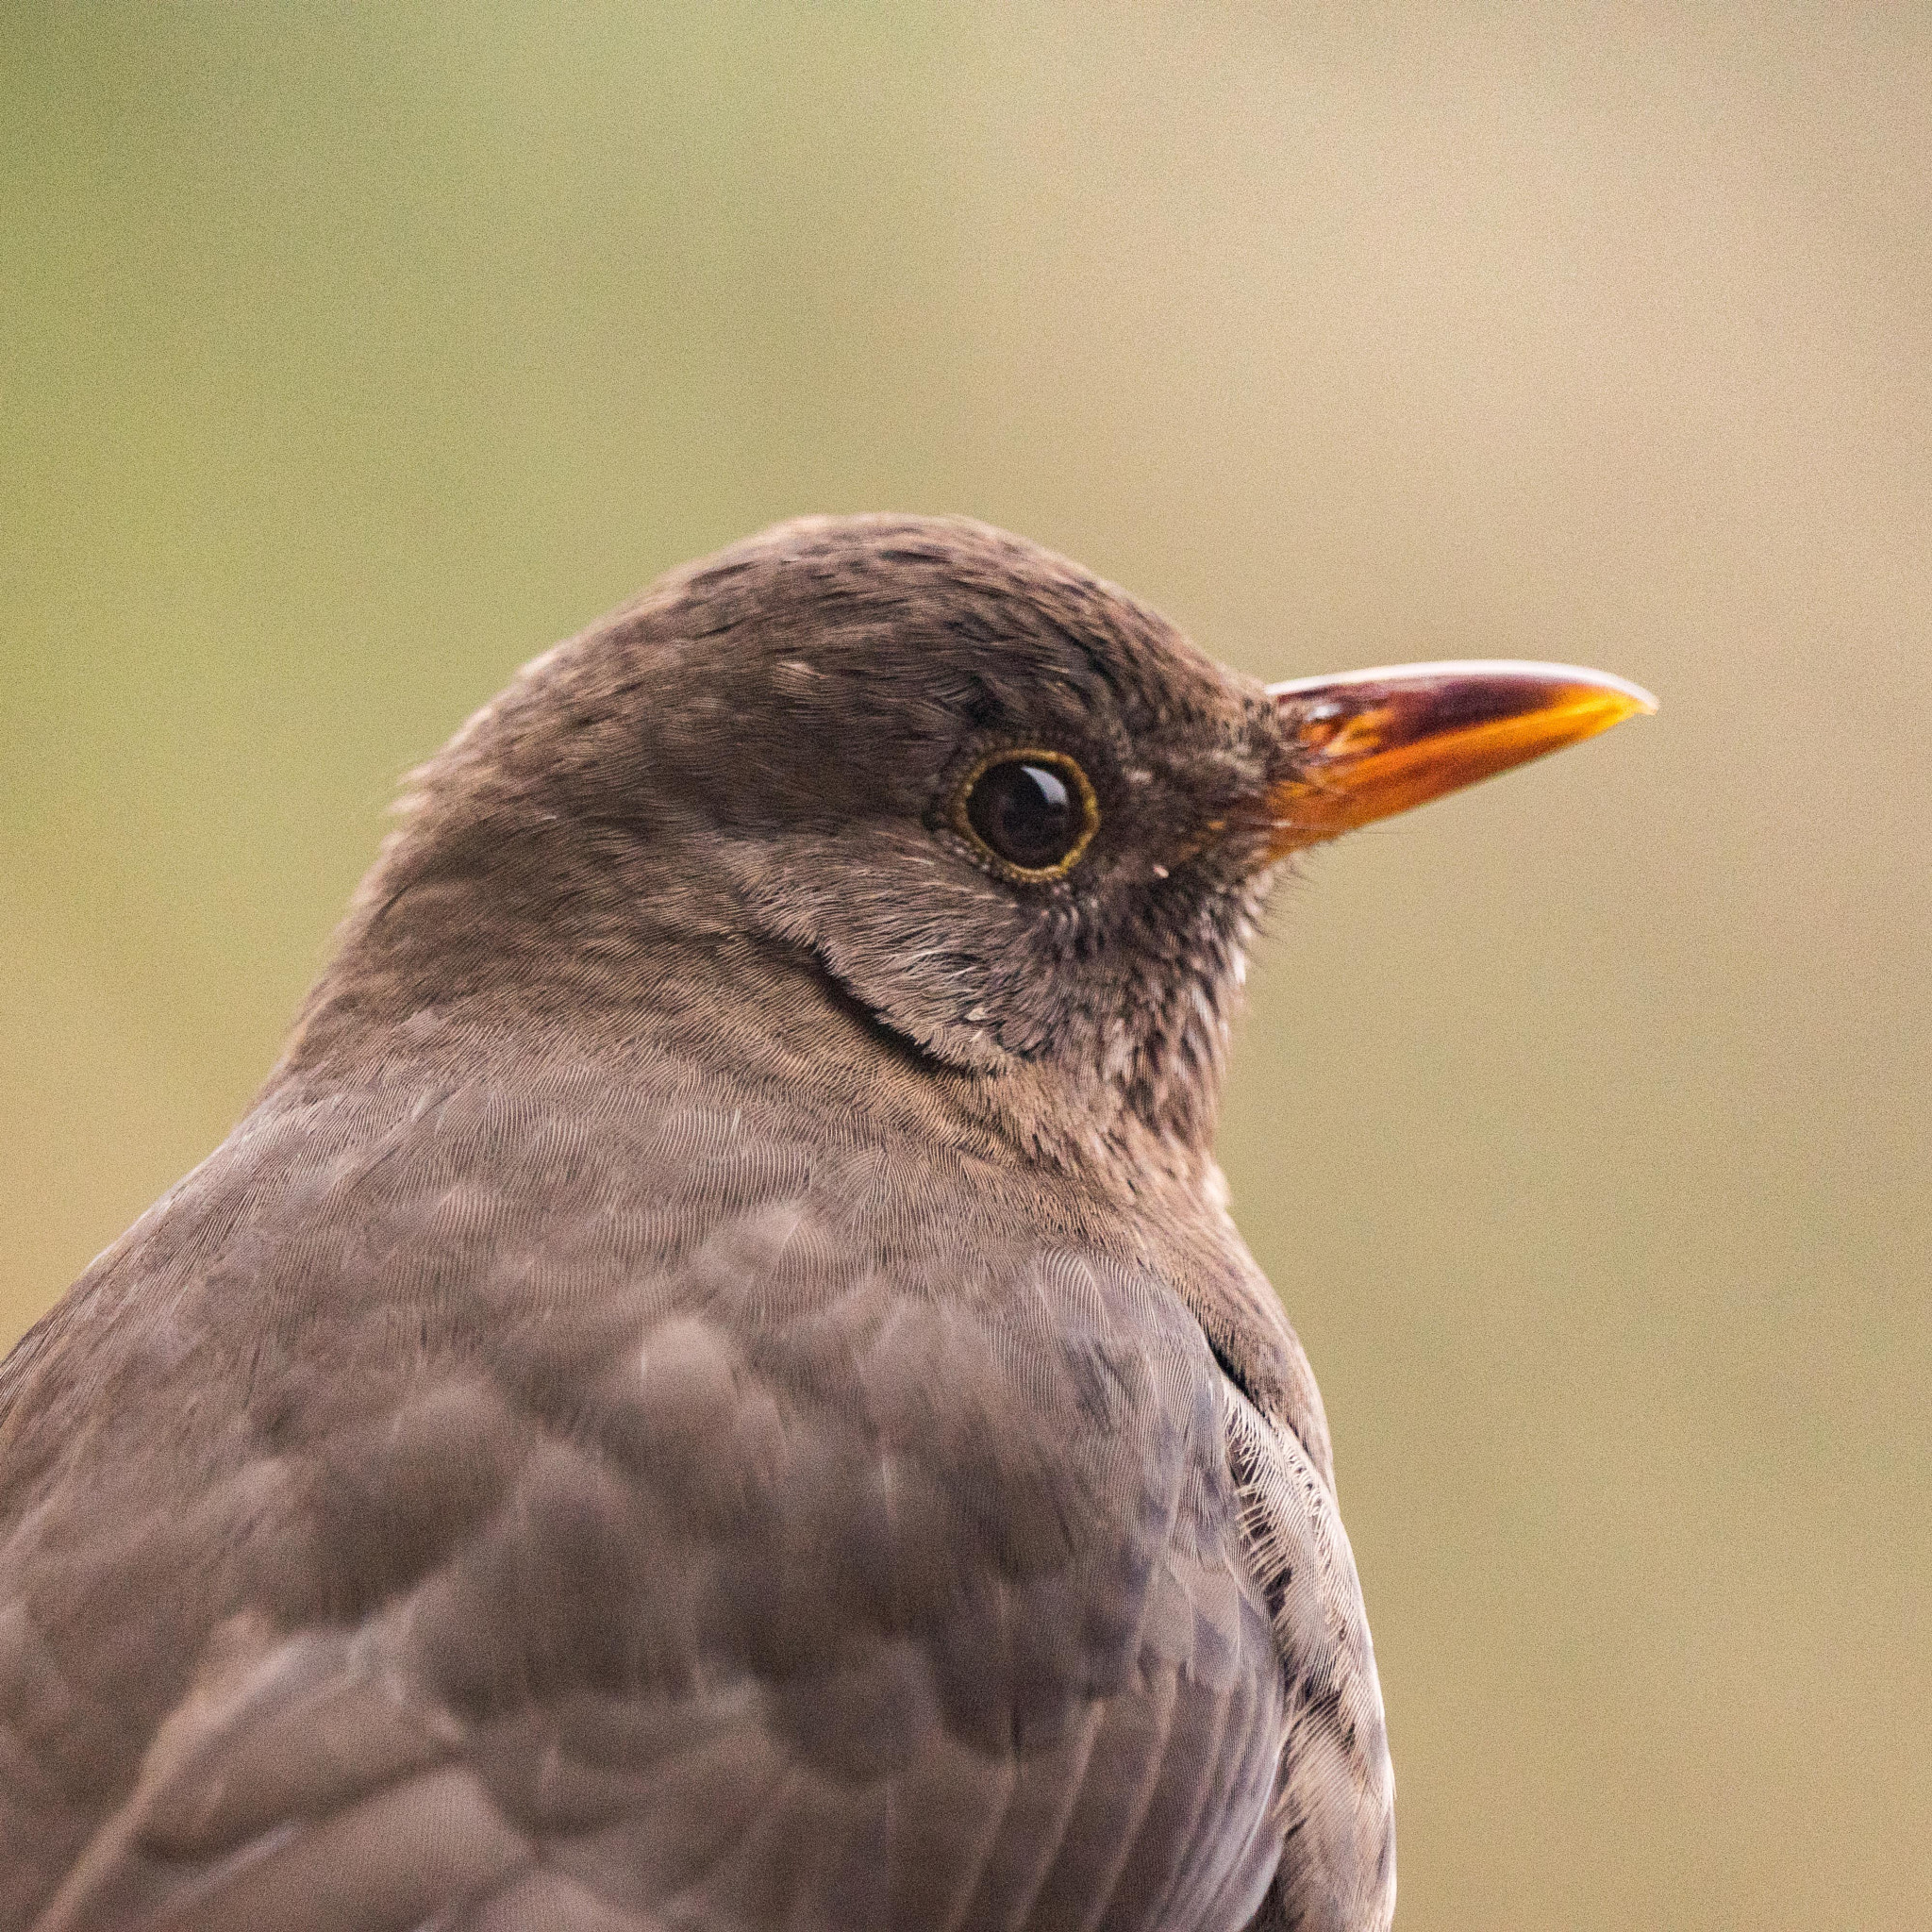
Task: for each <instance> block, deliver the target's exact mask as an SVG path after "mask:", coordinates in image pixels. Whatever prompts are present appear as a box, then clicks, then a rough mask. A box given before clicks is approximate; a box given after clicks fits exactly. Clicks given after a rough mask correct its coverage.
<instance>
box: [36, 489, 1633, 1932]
mask: <svg viewBox="0 0 1932 1932" xmlns="http://www.w3.org/2000/svg"><path fill="white" fill-rule="evenodd" d="M1646 708H1650V701H1649V700H1648V699H1647V698H1646V697H1645V696H1644V694H1643V693H1641V691H1637V690H1636V689H1635V688H1634V687H1632V686H1628V685H1625V684H1624V683H1622V682H1621V681H1619V680H1617V679H1615V678H1610V677H1606V676H1603V675H1599V674H1596V673H1591V672H1582V671H1573V670H1567V669H1563V668H1561V667H1553V666H1546V665H1524V664H1451V665H1426V666H1416V667H1411V668H1409V669H1406V670H1396V671H1387V672H1371V673H1364V674H1360V675H1357V676H1354V677H1344V678H1333V679H1316V680H1307V681H1303V682H1298V683H1294V684H1289V685H1280V686H1276V687H1274V689H1272V690H1267V689H1264V688H1263V687H1262V686H1260V685H1258V684H1256V683H1254V682H1252V681H1250V680H1249V679H1247V678H1244V677H1241V676H1237V675H1234V674H1232V673H1230V672H1227V671H1224V670H1222V669H1219V668H1218V667H1217V666H1215V665H1214V664H1212V663H1210V662H1209V661H1208V660H1207V659H1206V658H1203V657H1202V656H1200V655H1199V654H1198V653H1197V652H1196V651H1195V650H1194V648H1193V647H1192V646H1191V644H1189V643H1188V642H1187V641H1186V640H1185V639H1183V638H1182V637H1181V636H1180V635H1179V634H1178V633H1177V632H1176V631H1174V629H1173V627H1172V626H1170V625H1168V624H1166V623H1165V622H1163V621H1162V620H1161V619H1160V618H1158V616H1156V615H1155V614H1154V613H1153V612H1151V611H1150V610H1148V609H1146V608H1143V607H1142V606H1141V605H1139V604H1137V603H1135V602H1134V601H1133V600H1132V599H1130V598H1129V597H1127V596H1126V595H1124V593H1123V592H1121V591H1117V590H1115V589H1113V588H1112V587H1111V586H1109V585H1107V584H1105V583H1102V582H1100V581H1098V580H1096V579H1095V578H1094V577H1092V576H1091V575H1089V574H1088V573H1087V572H1085V571H1083V570H1081V569H1079V568H1078V567H1077V566H1075V565H1074V564H1072V563H1069V562H1067V561H1066V560H1065V559H1063V558H1058V557H1054V556H1051V555H1049V554H1047V553H1045V552H1043V551H1041V550H1039V549H1036V548H1034V547H1033V546H1032V545H1030V544H1027V543H1024V542H1022V541H1019V540H1017V539H1015V538H1012V537H1008V536H1005V535H1003V534H1001V533H1000V532H998V531H995V530H991V529H988V528H986V527H984V526H983V525H977V524H972V523H967V522H961V521H929V520H924V519H917V518H910V517H861V518H854V519H824V518H813V519H808V520H806V521H803V522H799V523H793V524H788V525H782V526H780V527H779V528H777V529H774V530H772V531H769V532H767V533H766V534H765V535H763V536H761V537H758V538H755V539H753V540H751V541H747V542H745V543H742V544H740V545H739V546H737V547H736V548H733V549H730V550H726V551H724V553H722V554H721V555H720V556H717V557H715V558H710V559H708V560H707V561H705V562H702V563H697V564H693V565H691V566H690V567H689V568H687V569H685V570H682V571H679V572H677V573H675V574H674V575H671V576H669V577H667V578H665V579H664V580H663V581H662V582H660V583H659V584H658V585H657V586H656V587H655V588H654V589H653V590H651V591H648V592H647V593H646V594H645V595H643V596H642V597H641V598H640V599H639V600H638V601H636V602H635V603H633V604H630V605H628V606H626V607H625V608H623V609H621V610H619V611H618V612H616V613H615V614H614V615H613V616H611V617H610V618H608V619H607V620H606V621H605V622H604V623H602V624H600V625H596V626H594V627H593V628H592V629H591V630H589V631H587V632H585V633H584V634H583V635H582V636H581V637H578V638H576V639H574V640H573V641H570V642H568V643H565V644H561V645H559V646H558V648H557V649H556V650H554V651H552V652H551V653H550V654H549V655H548V656H546V657H543V658H539V659H538V660H537V661H536V662H535V663H534V664H532V665H531V666H530V667H529V668H528V669H527V670H526V671H525V672H524V673H523V675H521V676H520V677H519V678H518V679H517V680H516V681H515V682H514V683H513V684H512V685H511V686H510V687H509V689H508V691H505V692H504V693H503V694H502V695H501V696H500V697H498V698H497V699H496V700H495V701H494V702H493V703H492V704H491V705H489V706H488V707H486V708H485V709H484V710H482V711H481V712H479V713H478V714H477V716H476V717H475V718H474V719H472V720H471V722H470V723H469V724H467V725H466V726H465V727H464V728H463V729H462V731H460V732H459V733H458V736H457V737H456V738H455V740H454V741H452V742H451V743H450V745H449V746H448V747H447V749H445V750H444V751H443V752H442V753H441V755H440V756H439V757H438V758H435V759H434V760H433V761H432V762H431V763H430V764H429V765H427V766H426V767H425V769H424V770H423V771H422V772H421V773H420V774H417V777H416V780H415V789H414V791H413V792H412V793H411V794H410V796H409V798H408V801H407V807H406V811H405V815H404V817H403V820H402V823H401V826H400V829H399V830H397V831H396V832H395V833H394V835H393V836H392V837H391V840H390V841H389V842H388V844H387V845H386V847H385V849H384V851H383V853H382V856H381V858H380V859H379V860H378V862H377V864H376V866H375V870H374V872H373V873H372V874H370V876H369V879H368V881H367V882H366V884H365V885H364V887H363V889H362V891H361V893H360V895H359V897H358V900H357V902H356V906H355V908H354V909H353V911H352V913H351V915H350V917H349V919H348V922H347V924H346V925H345V926H344V928H343V931H342V934H341V943H340V946H339V948H338V950H337V952H336V955H335V958H334V959H333V962H332V963H331V964H330V965H329V967H328V968H327V970H326V971H325V974H323V976H322V979H321V982H320V983H319V984H318V986H317V987H316V988H315V990H314V991H313V992H312V993H311V994H310V995H309V998H308V1002H307V1004H306V1005H305V1006H304V1008H303V1009H302V1011H301V1014H300V1016H299V1018H298V1020H297V1023H296V1025H295V1029H294V1032H293V1035H292V1037H291V1041H290V1042H289V1045H288V1049H287V1051H286V1053H285V1054H284V1056H283V1058H282V1059H281V1061H280V1063H279V1065H277V1066H276V1068H275V1071H274V1072H273V1074H271V1075H270V1077H269V1080H268V1083H267V1085H266V1086H265V1087H264V1088H263V1089H262V1091H261V1093H260V1094H259V1096H258V1098H257V1100H256V1101H255V1103H254V1105H253V1107H252V1108H250V1109H249V1111H248V1113H247V1115H246V1116H245V1118H244V1119H243V1120H242V1123H241V1124H240V1125H239V1126H238V1127H237V1128H236V1129H235V1131H234V1133H233V1134H232V1135H230V1136H229V1138H228V1139H227V1141H225V1142H224V1143H223V1145H222V1146H221V1147H220V1148H218V1149H217V1150H216V1151H215V1153H214V1154H212V1155H211V1156H210V1157H209V1158H208V1159H207V1160H206V1161H205V1162H204V1163H203V1164H202V1165H201V1166H200V1167H199V1168H197V1169H196V1170H195V1171H194V1172H193V1173H192V1174H190V1175H189V1176H188V1177H187V1178H186V1179H185V1180H183V1181H182V1182H181V1183H180V1184H179V1185H178V1186H177V1187H176V1188H175V1190H174V1191H172V1192H171V1193H169V1194H168V1195H167V1196H166V1197H165V1198H163V1199H162V1200H161V1201H160V1202H159V1203H158V1205H157V1206H156V1207H155V1208H152V1209H151V1210H150V1211H149V1212H148V1213H147V1214H146V1215H144V1216H143V1217H142V1220H141V1221H140V1222H138V1223H137V1224H135V1226H134V1227H133V1228H132V1229H130V1230H129V1231H128V1233H127V1234H126V1235H125V1236H124V1237H123V1238H122V1239H121V1240H120V1241H118V1242H116V1243H115V1244H114V1246H113V1247H111V1248H109V1249H108V1251H107V1253H106V1254H104V1255H103V1256H102V1257H100V1258H99V1259H98V1260H97V1261H96V1262H95V1263H94V1264H93V1266H92V1268H90V1269H89V1270H88V1272H87V1273H86V1274H84V1275H83V1276H82V1277H81V1279H80V1280H79V1281H78V1282H77V1283H76V1284H75V1287H74V1288H73V1290H72V1291H70V1292H69V1293H68V1295H67V1296H66V1298H65V1299H64V1300H63V1301H62V1302H61V1303H60V1304H59V1306H58V1307H56V1308H55V1310H54V1311H53V1312H52V1313H51V1314H50V1315H48V1316H47V1317H46V1319H45V1320H44V1321H42V1323H41V1324H40V1325H39V1326H38V1327H37V1328H35V1329H34V1330H33V1332H32V1333H31V1334H30V1335H28V1336H27V1338H26V1339H25V1341H23V1342H22V1343H21V1344H20V1346H19V1347H18V1348H17V1349H16V1350H15V1351H14V1353H13V1354H12V1356H11V1357H9V1358H8V1361H7V1363H6V1365H5V1367H4V1369H0V1926H5V1927H7V1928H26V1927H32V1928H35V1932H121V1928H135V1927H140V1928H150V1932H151V1928H159V1927H170V1928H182V1932H188V1928H193V1932H263V1928H279V1932H311V1928H313V1932H323V1928H333V1932H376V1928H394V1932H404V1928H409V1927H421V1928H432V1927H433V1928H436V1932H458V1928H461V1932H539V1928H541V1932H610V1928H619V1927H629V1928H672V1927H676V1928H703V1932H715V1928H734V1932H776V1928H779V1927H781V1926H782V1927H787V1928H798V1932H808V1928H819V1927H824V1928H833V1927H836V1928H841V1932H865V1928H872V1927H905V1928H918V1932H928V1928H930V1932H938V1928H941V1927H951V1928H967V1932H1004V1928H1017V1927H1021V1926H1032V1927H1051V1928H1056V1932H1058V1928H1071V1927H1093V1926H1104V1927H1108V1928H1119V1932H1124V1928H1130V1927H1150V1928H1151V1927H1161V1928H1187V1927H1201V1928H1235V1927H1240V1926H1242V1925H1247V1924H1253V1925H1257V1926H1272V1927H1282V1926H1303V1927H1321V1928H1350V1932H1357V1928H1366V1927H1383V1926H1387V1925H1388V1924H1389V1922H1390V1918H1391V1912H1392V1910H1393V1903H1394V1891H1395V1858H1394V1832H1393V1811H1392V1790H1393V1788H1392V1779H1391V1771H1390V1764H1389V1756H1388V1750H1387V1745H1386V1739H1385V1732H1384V1726H1383V1718H1382V1706H1381V1696H1380V1692H1379V1691H1378V1689H1377V1685H1376V1680H1375V1666H1374V1654H1373V1652H1372V1649H1371V1647H1370V1641H1369V1630H1368V1624H1367V1622H1366V1620H1365V1618H1364V1615H1363V1611H1362V1604H1361V1596H1360V1591H1359V1588H1358V1586H1357V1580H1356V1572H1355V1566H1354V1561H1353V1558H1352V1557H1351V1556H1350V1553H1349V1546H1348V1541H1347V1539H1346V1537H1345V1536H1344V1535H1343V1533H1342V1527H1341V1518H1340V1516H1339V1515H1338V1513H1337V1507H1336V1495H1335V1484H1334V1476H1333V1472H1332V1468H1331V1462H1330V1455H1329V1443H1328V1430H1327V1426H1326V1424H1325V1422H1324V1418H1323V1412H1322V1404H1321V1399H1320V1397H1319V1395H1318V1394H1317V1392H1316V1389H1315V1383H1314V1379H1313V1377H1312V1375H1311V1374H1310V1373H1309V1369H1308V1364H1307V1359H1306V1357H1304V1355H1303V1353H1302V1350H1301V1347H1300V1345H1299V1344H1298V1342H1297V1341H1296V1340H1295V1337H1294V1334H1293V1332H1292V1330H1291V1328H1290V1326H1289V1324H1288V1323H1287V1321H1286V1320H1285V1319H1284V1318H1283V1315H1282V1313H1281V1311H1280V1308H1279V1306H1278V1304H1277V1303H1276V1301H1275V1298H1274V1294H1273V1293H1272V1292H1271V1291H1270V1290H1269V1287H1268V1285H1267V1283H1266V1281H1265V1280H1264V1279H1263V1278H1262V1276H1261V1274H1260V1273H1259V1271H1258V1270H1257V1267H1256V1265H1255V1263H1254V1261H1253V1260H1252V1259H1251V1258H1250V1257H1249V1255H1248V1253H1247V1250H1246V1249H1245V1248H1244V1247H1243V1245H1242V1243H1241V1237H1240V1236H1239V1234H1238V1233H1237V1232H1236V1230H1235V1226H1234V1224H1233V1223H1232V1221H1231V1220H1230V1219H1229V1217H1228V1212H1227V1208H1226V1195H1225V1191H1224V1187H1223V1184H1222V1180H1221V1177H1220V1174H1219V1173H1218V1171H1217V1169H1216V1167H1215V1165H1214V1160H1213V1156H1212V1152H1211V1141H1212V1135H1213V1129H1214V1123H1215V1113H1216V1107H1217V1101H1218V1095H1219V1090H1220V1086H1221V1077H1222V1069H1223V1064H1224V1057H1225V1052H1226V1046H1227V1038H1228V1025H1229V1019H1230V1015H1231V1011H1232V1009H1233V1008H1234V1006H1235V1003H1236V999H1237V994H1238V990H1239V987H1240V983H1241V971H1242V952H1243V948H1244V946H1245V945H1246V943H1247V941H1248V938H1249V935H1250V933H1251V931H1252V929H1253V926H1254V923H1255V920H1256V917H1257V913H1258V911H1259V909H1260V907H1261V903H1262V898H1263V894H1264V892H1265V891H1266V888H1267V884H1268V881H1269V878H1270V876H1271V873H1272V871H1273V870H1274V868H1275V866H1276V864H1277V862H1278V861H1279V860H1280V859H1281V858H1283V857H1284V855H1286V854H1288V853H1289V852H1291V851H1292V850H1294V849H1295V848H1296V847H1297V846H1300V845H1304V844H1307V843H1308V842H1310V841H1316V840H1321V839H1326V838H1330V837H1332V836H1334V835H1335V834H1336V833H1338V832H1341V831H1342V830H1344V829H1346V828H1347V827H1349V826H1351V825H1354V824H1360V823H1362V822H1364V821H1366V820H1369V819H1373V818H1376V817H1379V816H1381V815H1382V814H1384V813H1387V812H1391V811H1397V810H1400V809H1403V808H1406V807H1407V806H1411V805H1415V804H1418V803H1420V802H1421V801H1423V800H1424V799H1426V798H1430V797H1433V796H1435V795H1436V794H1438V793H1440V792H1442V791H1448V790H1450V789H1452V788H1453V787H1456V786H1457V785H1460V784H1463V783H1466V782H1468V781H1469V780H1471V779H1473V778H1476V777H1481V776H1484V775H1486V774H1489V773H1491V772H1495V771H1499V770H1501V769H1503V768H1504V767H1506V766H1508V765H1512V764H1515V763H1518V762H1520V761H1521V760H1523V759H1524V758H1532V757H1534V756H1536V755H1537V754H1538V753H1540V752H1543V751H1547V750H1550V749H1552V748H1554V747H1555V746H1557V745H1559V744H1563V743H1567V742H1570V741H1573V740H1575V739H1578V738H1582V737H1585V736H1587V735H1589V734H1590V733H1591V732H1593V731H1597V730H1601V729H1602V728H1603V727H1604V726H1606V725H1607V724H1612V723H1614V722H1615V721H1616V720H1617V719H1619V718H1622V717H1624V716H1626V715H1628V714H1629V713H1630V712H1632V711H1633V710H1639V709H1646Z"/></svg>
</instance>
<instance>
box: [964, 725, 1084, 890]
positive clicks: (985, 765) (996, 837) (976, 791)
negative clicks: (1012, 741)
mask: <svg viewBox="0 0 1932 1932" xmlns="http://www.w3.org/2000/svg"><path fill="white" fill-rule="evenodd" d="M946 819H947V823H948V824H951V826H952V827H953V829H954V830H955V831H956V832H958V834H959V836H960V837H961V838H962V839H965V840H967V841H970V842H971V843H972V844H973V845H974V847H975V848H976V849H977V850H978V851H980V852H981V853H983V854H984V855H985V856H986V857H987V858H990V859H991V861H992V862H993V865H994V867H995V868H996V869H997V870H998V872H999V873H1000V874H1001V875H1002V876H1003V877H1006V878H1009V879H1014V880H1018V881H1020V882H1022V883H1024V884H1027V885H1038V884H1043V883H1045V882H1046V881H1048V880H1051V879H1060V878H1065V877H1066V875H1067V874H1068V873H1070V872H1071V871H1073V869H1074V866H1076V865H1077V864H1079V862H1080V858H1081V856H1082V855H1083V854H1084V853H1085V852H1086V850H1087V848H1088V846H1089V845H1091V843H1092V842H1093V835H1094V833H1095V832H1097V831H1098V830H1099V829H1100V801H1099V800H1098V799H1097V798H1095V797H1094V795H1093V787H1092V784H1091V782H1090V781H1089V779H1088V776H1087V774H1086V773H1085V772H1083V771H1082V770H1081V769H1080V766H1079V762H1078V760H1077V759H1074V758H1069V757H1068V756H1067V754H1066V753H1065V752H1063V751H1048V750H1046V749H1045V748H1044V747H1043V746H1040V745H1006V746H1002V747H1001V748H1000V749H999V750H998V751H991V752H988V753H987V754H986V756H985V757H984V758H980V759H979V760H978V761H977V763H975V764H974V767H973V769H972V770H971V771H970V772H968V773H967V774H966V775H965V777H963V778H962V779H961V780H960V781H959V784H958V788H957V789H956V790H955V791H954V793H953V802H952V805H951V807H950V808H949V809H948V811H947V813H946Z"/></svg>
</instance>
